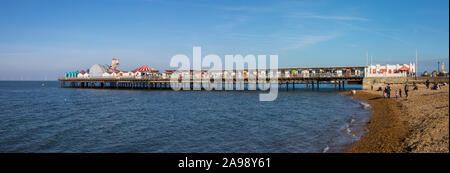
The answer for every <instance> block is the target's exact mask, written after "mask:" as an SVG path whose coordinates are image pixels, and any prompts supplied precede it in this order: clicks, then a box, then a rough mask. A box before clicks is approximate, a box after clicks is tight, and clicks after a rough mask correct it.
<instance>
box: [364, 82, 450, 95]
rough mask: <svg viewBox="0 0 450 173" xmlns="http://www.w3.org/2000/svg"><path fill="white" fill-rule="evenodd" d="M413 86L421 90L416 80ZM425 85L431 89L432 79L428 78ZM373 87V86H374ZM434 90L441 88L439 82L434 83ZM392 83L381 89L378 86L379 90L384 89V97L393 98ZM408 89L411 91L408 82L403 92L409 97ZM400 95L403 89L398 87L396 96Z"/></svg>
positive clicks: (445, 84)
mask: <svg viewBox="0 0 450 173" xmlns="http://www.w3.org/2000/svg"><path fill="white" fill-rule="evenodd" d="M412 86H413V87H414V88H413V90H419V87H418V86H417V85H416V83H415V82H413V84H412ZM425 86H426V87H427V89H430V81H429V80H427V81H426V82H425ZM443 86H447V83H443ZM372 88H373V86H372ZM431 89H432V90H439V89H441V86H440V85H439V83H437V82H436V83H434V85H433V87H431ZM391 90H392V89H391V85H390V84H387V86H386V87H384V89H381V87H379V88H378V90H377V91H383V97H384V98H391ZM408 91H409V86H408V84H405V86H404V87H403V92H404V93H405V96H406V98H408ZM399 97H402V89H398V90H397V89H396V90H395V98H396V99H398V98H399Z"/></svg>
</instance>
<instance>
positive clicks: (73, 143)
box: [0, 81, 369, 153]
mask: <svg viewBox="0 0 450 173" xmlns="http://www.w3.org/2000/svg"><path fill="white" fill-rule="evenodd" d="M41 83H42V82H10V81H3V82H0V100H1V104H0V152H214V153H215V152H221V153H222V152H225V153H229V152H339V151H342V149H343V146H345V145H346V144H349V143H351V142H353V141H355V140H358V139H359V137H360V135H361V134H362V130H357V127H361V126H360V124H363V123H364V122H365V121H366V120H367V117H368V114H369V111H368V110H367V109H364V105H365V104H364V103H362V102H359V101H357V100H355V99H352V98H350V97H347V96H343V95H341V94H339V93H338V92H334V91H332V90H326V89H325V86H321V87H322V88H321V90H320V91H314V92H311V91H308V90H301V89H300V90H296V91H280V92H279V95H278V98H277V100H276V101H273V102H260V101H259V100H258V94H259V92H256V91H251V92H250V91H212V92H207V91H201V92H199V91H179V92H175V91H171V90H165V91H148V90H107V89H73V88H59V82H46V84H47V85H46V86H45V87H42V86H41ZM346 87H347V86H346ZM347 88H349V87H347Z"/></svg>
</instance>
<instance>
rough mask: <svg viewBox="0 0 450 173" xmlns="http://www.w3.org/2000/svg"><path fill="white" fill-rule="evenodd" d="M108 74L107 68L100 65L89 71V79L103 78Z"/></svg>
mask: <svg viewBox="0 0 450 173" xmlns="http://www.w3.org/2000/svg"><path fill="white" fill-rule="evenodd" d="M105 72H107V68H106V67H105V66H102V65H100V64H95V65H93V66H92V67H91V68H90V69H89V77H102V76H103V73H105Z"/></svg>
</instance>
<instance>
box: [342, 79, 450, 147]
mask: <svg viewBox="0 0 450 173" xmlns="http://www.w3.org/2000/svg"><path fill="white" fill-rule="evenodd" d="M403 87H404V85H392V90H391V98H390V99H388V98H384V97H383V92H382V91H375V89H374V90H362V91H356V94H355V95H352V94H351V92H346V93H345V94H346V95H349V96H352V97H354V98H357V99H360V100H363V101H365V102H367V103H369V104H370V105H371V109H372V112H373V114H372V115H371V117H370V121H369V122H368V123H367V132H366V133H365V134H364V135H363V136H362V137H361V139H360V141H358V142H356V143H355V144H354V145H353V146H352V147H351V149H350V150H349V152H352V153H448V152H449V109H448V108H449V87H448V86H442V87H441V89H440V90H431V89H427V88H426V87H425V85H418V88H419V89H418V90H413V88H414V87H413V86H411V85H410V86H409V93H408V94H409V97H408V99H406V96H405V93H404V91H403ZM398 89H402V97H400V96H399V98H397V99H396V98H395V91H396V90H398Z"/></svg>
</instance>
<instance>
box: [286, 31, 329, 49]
mask: <svg viewBox="0 0 450 173" xmlns="http://www.w3.org/2000/svg"><path fill="white" fill-rule="evenodd" d="M337 36H338V35H337V34H330V35H305V36H301V37H299V38H296V39H295V41H294V43H293V44H291V45H289V46H286V47H284V48H283V49H299V48H302V47H306V46H310V45H314V44H317V43H320V42H324V41H328V40H331V39H333V38H336V37H337Z"/></svg>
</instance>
